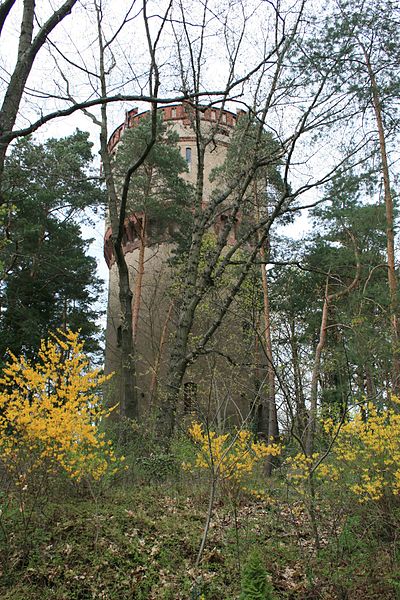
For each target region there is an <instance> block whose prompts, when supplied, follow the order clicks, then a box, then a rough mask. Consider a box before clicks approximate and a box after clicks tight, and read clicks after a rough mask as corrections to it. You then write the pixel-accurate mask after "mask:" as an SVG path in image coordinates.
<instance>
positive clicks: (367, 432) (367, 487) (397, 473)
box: [319, 396, 400, 502]
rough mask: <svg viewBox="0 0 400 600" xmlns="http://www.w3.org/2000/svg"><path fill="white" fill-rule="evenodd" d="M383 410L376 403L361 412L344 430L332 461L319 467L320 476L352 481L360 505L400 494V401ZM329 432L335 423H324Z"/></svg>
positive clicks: (350, 486)
mask: <svg viewBox="0 0 400 600" xmlns="http://www.w3.org/2000/svg"><path fill="white" fill-rule="evenodd" d="M392 403H393V407H386V408H382V409H381V410H379V409H378V408H377V407H376V406H375V405H374V404H373V403H372V402H369V403H367V404H366V405H365V406H364V407H363V412H362V411H361V410H357V412H355V413H354V414H353V415H352V418H351V419H350V420H349V421H348V422H346V423H344V424H343V425H342V427H341V429H340V432H339V435H338V437H337V440H336V443H335V445H334V449H333V456H332V460H331V461H329V462H328V463H327V464H323V465H321V466H320V468H319V476H320V477H329V478H330V479H331V480H336V481H340V480H343V478H345V479H346V480H350V481H349V484H348V485H349V489H350V490H351V492H353V493H354V494H355V495H356V496H357V498H358V500H359V502H365V501H367V500H380V499H381V498H382V497H383V496H384V495H385V494H394V495H398V494H399V493H400V400H399V399H398V398H397V397H395V396H392ZM323 426H324V429H325V431H326V432H327V433H330V434H332V433H333V432H334V431H335V424H334V423H333V421H332V420H330V419H327V420H325V421H324V422H323Z"/></svg>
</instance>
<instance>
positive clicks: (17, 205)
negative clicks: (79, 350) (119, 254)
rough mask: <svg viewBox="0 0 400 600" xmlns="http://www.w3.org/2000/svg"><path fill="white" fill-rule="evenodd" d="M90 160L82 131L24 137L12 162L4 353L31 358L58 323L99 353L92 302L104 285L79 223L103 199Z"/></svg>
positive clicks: (7, 184)
mask: <svg viewBox="0 0 400 600" xmlns="http://www.w3.org/2000/svg"><path fill="white" fill-rule="evenodd" d="M91 160H92V154H91V144H90V143H89V141H88V134H87V133H83V132H81V131H77V132H76V133H75V134H73V135H71V136H68V137H65V138H61V139H49V140H47V141H46V142H45V143H44V144H40V143H34V142H33V141H31V140H30V139H28V138H24V139H22V140H20V141H18V142H17V144H16V145H15V146H14V148H13V151H12V152H11V155H10V156H9V157H8V159H7V162H6V172H5V178H4V187H3V189H4V196H5V198H6V202H7V205H6V209H5V210H4V211H3V212H2V214H1V221H0V230H1V234H2V238H4V239H6V243H5V244H1V245H0V262H2V264H3V282H2V287H1V289H0V299H1V304H2V312H1V315H0V327H1V329H2V336H1V342H0V355H4V353H5V351H6V349H7V348H9V349H10V350H11V351H12V352H13V353H14V354H20V353H24V354H25V355H27V356H32V355H33V353H34V350H35V348H37V347H38V346H39V341H40V339H42V338H44V337H47V334H48V331H49V330H56V329H57V328H60V327H61V328H64V329H65V328H67V327H70V328H71V329H74V330H78V329H80V330H81V334H82V337H83V338H84V339H85V341H86V342H87V345H86V347H87V349H88V350H89V351H96V350H98V342H97V340H96V335H97V333H98V326H97V324H96V319H97V316H98V312H97V311H96V310H95V309H94V308H93V305H94V303H95V302H96V300H97V299H98V297H99V294H100V292H101V283H102V282H101V281H100V280H99V279H98V278H97V277H96V276H95V272H96V261H95V259H94V258H91V257H89V256H87V251H88V246H89V241H85V240H83V239H82V235H81V230H80V226H79V224H78V223H77V219H78V217H81V216H82V215H83V211H84V210H85V209H87V208H88V207H98V206H99V205H100V204H101V203H102V202H103V200H104V196H103V192H102V190H101V189H100V188H99V186H98V184H97V183H96V182H94V181H93V180H91V179H90V178H89V177H88V169H89V167H90V164H91Z"/></svg>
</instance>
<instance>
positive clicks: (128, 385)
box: [97, 8, 139, 419]
mask: <svg viewBox="0 0 400 600" xmlns="http://www.w3.org/2000/svg"><path fill="white" fill-rule="evenodd" d="M97 24H98V36H99V38H98V41H99V50H100V57H99V70H100V75H99V78H100V85H101V94H102V96H103V97H105V96H106V94H107V86H106V72H105V66H104V53H105V47H104V42H103V32H102V28H101V12H100V9H99V8H97ZM100 125H101V132H100V155H101V159H102V164H103V171H104V178H105V182H106V187H107V193H108V199H109V203H108V206H109V216H110V222H111V228H112V241H113V249H114V255H115V260H116V264H117V268H118V279H119V304H120V311H121V324H120V327H119V341H120V343H119V348H118V350H119V357H120V372H119V373H118V379H119V381H118V382H119V397H118V400H119V414H120V416H121V417H128V418H130V419H136V418H137V417H138V415H139V410H138V400H137V390H136V373H135V355H134V344H133V335H132V291H131V287H130V281H129V270H128V265H127V263H126V260H125V256H124V252H123V248H122V235H123V230H124V218H121V217H124V216H125V215H121V213H120V212H119V211H121V206H120V200H119V198H118V195H117V191H116V185H115V181H114V175H113V171H112V163H111V157H110V155H109V153H108V145H107V142H108V127H107V107H106V105H105V104H103V105H102V106H101V123H100Z"/></svg>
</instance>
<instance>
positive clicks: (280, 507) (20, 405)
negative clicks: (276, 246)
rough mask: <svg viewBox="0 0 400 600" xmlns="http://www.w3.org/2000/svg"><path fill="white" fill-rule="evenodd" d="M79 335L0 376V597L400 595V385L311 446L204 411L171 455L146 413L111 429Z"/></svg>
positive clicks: (55, 342)
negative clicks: (305, 448) (207, 418)
mask: <svg viewBox="0 0 400 600" xmlns="http://www.w3.org/2000/svg"><path fill="white" fill-rule="evenodd" d="M82 348H83V344H82V343H80V342H79V341H78V336H77V334H73V333H72V332H66V333H62V332H59V334H58V336H57V337H56V336H53V338H52V339H50V341H48V342H42V346H41V350H40V352H39V354H38V360H37V361H36V363H33V362H29V361H27V360H25V359H23V358H21V359H19V360H18V359H17V358H16V357H14V356H11V359H10V361H9V362H8V364H7V366H6V367H5V369H4V371H3V375H2V376H1V377H0V406H1V415H0V426H1V427H0V431H1V436H0V466H1V471H0V474H1V478H2V493H1V496H0V509H1V511H0V568H1V575H2V577H1V581H0V593H1V597H2V598H4V599H8V600H11V599H14V600H34V599H36V598H39V597H40V598H43V600H50V599H57V600H74V599H76V600H78V599H81V600H84V599H87V600H90V599H93V600H94V599H96V598H103V599H109V600H114V599H118V600H120V599H121V600H124V599H126V600H128V599H130V598H138V599H147V598H149V599H165V600H167V599H171V600H172V599H186V598H191V599H196V598H197V599H199V600H200V599H208V600H218V599H222V598H226V599H228V598H229V599H234V598H240V600H258V599H264V600H273V599H277V598H283V599H300V600H301V599H303V600H306V599H311V598H321V599H326V600H330V599H342V598H351V599H355V600H356V599H358V598H360V599H361V598H364V599H365V598H366V599H371V600H373V599H375V598H377V597H379V598H381V599H384V600H386V599H387V600H390V599H396V598H399V597H400V561H399V557H400V547H399V541H398V540H399V522H400V498H399V481H400V470H399V463H400V441H399V440H400V433H399V428H400V415H399V412H398V406H399V400H398V399H397V398H396V397H392V399H391V404H390V406H387V407H386V408H385V407H383V406H382V407H381V408H380V410H379V411H378V410H376V409H375V408H374V407H373V406H372V405H370V404H368V403H362V402H361V403H360V404H359V407H358V409H357V408H355V409H354V410H353V412H352V413H351V414H349V415H348V419H347V420H346V422H345V423H343V422H338V423H336V424H335V423H334V420H333V419H332V418H331V417H330V418H329V419H325V421H324V422H323V428H321V431H320V437H319V444H320V447H319V449H316V451H315V452H314V453H313V455H312V456H307V455H306V454H304V453H303V454H302V453H299V452H298V448H296V447H295V446H294V445H293V442H292V441H291V440H290V437H289V436H288V437H287V439H286V440H285V437H284V435H283V436H282V439H281V441H280V443H279V444H277V443H276V442H274V443H270V444H266V443H264V442H262V441H257V440H256V439H255V436H254V435H253V434H252V433H251V432H250V431H249V430H247V429H244V428H239V429H233V430H231V431H228V432H226V433H219V432H216V431H213V430H211V429H209V428H208V427H207V423H199V422H196V421H192V423H191V424H190V422H188V429H187V430H186V431H185V429H184V428H182V430H181V432H180V433H179V434H176V435H175V437H174V439H173V440H171V445H170V447H169V450H168V452H167V451H166V450H165V448H162V447H161V446H160V445H159V444H158V443H157V437H156V436H155V434H154V424H152V423H147V424H146V423H142V424H141V425H140V427H139V426H138V425H137V424H135V423H133V422H132V421H127V422H126V431H125V433H124V435H123V436H120V438H119V440H118V439H117V440H114V442H113V440H112V439H106V438H107V437H108V438H112V429H111V424H110V426H109V427H108V428H105V430H104V427H103V424H104V423H102V418H101V417H102V415H106V413H105V412H104V411H103V410H102V408H101V403H100V399H99V397H98V396H96V394H95V391H96V387H98V385H99V384H101V383H102V381H103V380H104V379H106V378H104V377H102V376H100V375H99V372H98V370H94V371H91V370H90V369H89V364H88V361H87V359H86V357H85V355H84V354H83V352H82ZM365 415H368V419H366V418H365ZM192 417H194V415H192ZM72 418H73V419H74V421H73V427H70V425H71V419H72ZM190 418H191V416H189V419H190ZM102 429H103V430H102ZM118 429H119V432H120V427H119V428H118ZM106 434H107V435H106ZM121 439H122V440H123V441H124V444H123V445H124V448H122V447H118V446H121V441H120V440H121ZM285 442H286V446H285ZM122 452H125V453H126V457H125V458H126V460H125V461H122V456H121V454H122ZM271 456H275V457H277V456H279V460H280V464H279V467H278V468H276V469H275V471H274V472H273V476H272V477H268V478H267V477H266V476H265V467H266V465H265V463H264V464H263V460H265V459H267V460H268V458H269V457H271ZM117 457H120V458H119V460H118V459H117ZM116 465H118V466H116Z"/></svg>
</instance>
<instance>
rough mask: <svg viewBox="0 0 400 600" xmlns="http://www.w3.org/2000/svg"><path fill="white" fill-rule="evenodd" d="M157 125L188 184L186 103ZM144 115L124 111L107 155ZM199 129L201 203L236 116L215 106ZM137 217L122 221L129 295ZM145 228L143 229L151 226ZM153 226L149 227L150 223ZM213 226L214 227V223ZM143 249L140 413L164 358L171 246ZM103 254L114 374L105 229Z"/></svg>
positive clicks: (114, 300)
mask: <svg viewBox="0 0 400 600" xmlns="http://www.w3.org/2000/svg"><path fill="white" fill-rule="evenodd" d="M158 110H159V111H160V112H161V113H162V116H163V121H164V122H167V123H168V125H169V126H170V127H172V128H173V130H174V131H175V132H176V133H177V134H178V137H179V142H178V145H179V148H180V152H181V155H182V156H183V158H184V159H185V160H186V162H187V167H188V171H187V172H186V173H184V174H183V175H182V177H183V178H184V179H185V180H187V181H188V182H190V183H192V184H193V185H194V184H195V183H196V177H197V145H196V135H195V131H194V129H193V127H192V124H191V118H190V112H189V111H190V109H189V108H188V106H187V105H185V104H184V103H183V104H177V105H170V106H167V107H163V108H159V109H158ZM148 114H149V112H148V111H146V112H142V113H139V112H138V110H137V109H136V108H134V109H132V110H130V111H128V112H127V113H126V117H125V121H124V123H122V124H121V125H119V126H118V127H117V128H116V129H115V131H114V132H113V134H112V135H111V137H110V139H109V143H108V148H109V152H110V153H113V152H116V151H117V147H118V143H119V142H120V140H121V138H122V136H123V135H124V131H125V130H126V129H128V128H132V127H135V126H136V125H137V124H138V123H139V122H140V120H141V119H143V118H144V117H146V116H148ZM201 120H202V125H203V126H204V128H205V130H210V131H211V130H212V129H214V131H215V134H214V136H213V142H212V143H210V144H209V145H208V147H207V150H206V153H205V165H204V171H205V173H204V193H203V203H204V204H206V203H207V201H208V198H209V197H210V194H211V192H212V186H213V184H212V183H211V182H210V179H209V177H210V174H211V171H212V169H214V168H215V167H217V166H219V165H221V164H222V163H223V161H224V159H225V156H226V151H227V148H228V146H229V143H230V137H231V135H232V131H233V128H234V126H235V124H236V121H237V115H236V114H234V113H232V112H230V111H227V110H223V111H221V110H220V109H217V108H207V109H204V111H202V112H201ZM141 219H142V215H141V214H140V213H135V214H129V215H127V217H126V220H125V233H124V238H123V249H124V253H125V258H126V261H127V264H128V268H129V272H130V279H131V282H132V284H131V285H132V291H133V288H134V285H135V278H136V276H137V272H138V268H137V267H138V255H139V246H140V244H139V236H138V231H140V227H141V226H142V225H143V223H142V221H141ZM151 225H152V224H147V223H146V226H151ZM153 226H154V224H153ZM216 226H218V224H217V223H216ZM147 237H148V240H149V241H148V244H146V247H145V251H144V253H145V258H144V260H145V265H146V268H145V272H144V275H143V285H142V296H141V306H140V313H139V321H138V327H137V333H136V335H135V340H136V349H137V350H136V356H137V386H138V395H139V404H140V408H141V411H143V410H144V407H146V406H147V407H149V406H151V404H152V403H153V401H154V399H155V396H156V394H155V388H156V386H157V380H158V379H159V378H160V377H162V372H163V363H164V360H165V358H166V357H167V354H168V349H167V346H168V336H169V334H170V333H171V332H172V331H173V315H172V314H171V311H172V307H171V306H170V301H169V299H168V297H167V294H166V290H167V289H168V285H169V280H170V277H169V266H168V257H169V255H170V253H171V250H172V248H171V244H170V243H168V242H165V243H160V242H158V243H154V242H152V241H151V235H149V236H147ZM104 256H105V260H106V262H107V265H108V267H109V274H110V275H109V293H108V307H107V331H106V371H107V372H111V371H117V370H118V365H119V362H118V356H119V354H118V328H119V326H120V307H119V300H118V271H117V268H116V265H115V264H114V257H113V250H112V243H111V229H110V227H107V228H106V233H105V238H104Z"/></svg>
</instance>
